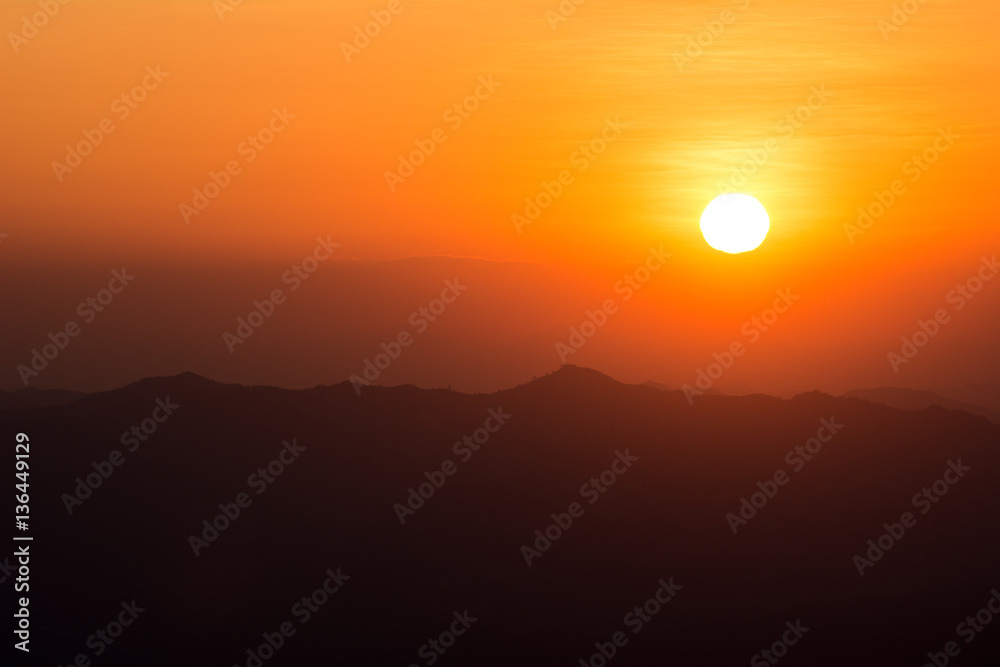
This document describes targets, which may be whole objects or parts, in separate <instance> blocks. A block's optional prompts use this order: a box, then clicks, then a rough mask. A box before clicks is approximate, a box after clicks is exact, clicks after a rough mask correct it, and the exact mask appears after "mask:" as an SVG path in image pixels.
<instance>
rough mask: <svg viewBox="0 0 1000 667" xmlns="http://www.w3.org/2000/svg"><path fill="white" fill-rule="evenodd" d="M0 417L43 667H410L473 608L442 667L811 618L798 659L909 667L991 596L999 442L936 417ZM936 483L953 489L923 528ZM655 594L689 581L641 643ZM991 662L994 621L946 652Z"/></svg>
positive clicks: (794, 654)
mask: <svg viewBox="0 0 1000 667" xmlns="http://www.w3.org/2000/svg"><path fill="white" fill-rule="evenodd" d="M167 412H169V413H170V414H166V413H167ZM160 418H163V419H162V420H160ZM500 422H502V423H500ZM0 424H2V426H3V428H4V431H5V432H7V433H8V434H11V437H12V436H13V434H15V433H18V432H24V433H27V434H28V435H29V437H30V439H31V445H32V449H31V483H32V486H31V489H32V501H31V502H32V515H31V524H32V528H31V530H32V533H33V534H34V535H35V536H36V537H35V540H36V541H35V543H34V544H33V548H34V549H36V550H37V551H35V552H34V553H35V554H36V556H35V558H34V559H33V569H32V572H33V580H32V594H33V596H32V614H33V622H35V623H37V625H36V627H37V628H46V629H49V628H59V629H60V630H59V633H58V634H53V635H48V636H46V637H45V638H44V641H42V640H41V638H40V632H39V640H37V641H38V643H37V645H34V646H33V652H34V651H37V656H38V657H39V659H43V660H45V661H48V662H50V663H52V664H70V663H71V662H72V661H73V659H74V657H75V656H76V655H77V654H78V653H87V654H88V655H89V656H90V657H91V659H94V660H95V664H96V662H97V660H99V661H100V664H103V665H137V664H142V665H176V664H198V665H201V664H204V665H209V664H227V665H237V664H238V665H247V664H248V660H249V658H248V655H247V649H249V648H253V649H256V647H257V646H258V645H260V644H261V642H263V641H264V639H263V638H262V637H263V633H265V632H266V633H274V632H275V631H277V630H278V629H279V627H280V626H281V624H282V623H283V622H286V621H287V622H290V623H291V624H292V625H291V626H290V627H292V628H294V630H295V634H294V635H292V636H290V637H287V638H286V639H285V641H283V642H282V644H281V647H280V648H279V649H278V650H277V652H276V653H275V655H274V657H273V658H270V659H268V660H266V661H264V664H267V665H303V664H358V665H395V664H402V665H409V664H417V665H423V664H429V658H428V657H427V656H428V655H431V654H433V653H434V649H433V648H429V644H428V642H429V640H430V639H432V638H435V637H438V636H439V635H441V633H442V632H444V631H447V630H448V628H449V625H450V624H452V623H453V622H457V621H455V617H454V616H453V614H454V613H455V612H457V613H458V614H459V615H460V616H461V615H462V613H463V612H464V611H465V610H468V613H469V614H470V615H471V616H472V617H475V618H477V619H478V620H476V621H475V622H474V623H472V624H471V627H469V628H468V631H467V632H464V633H463V634H462V635H461V636H460V637H458V638H457V639H455V643H454V645H453V646H450V647H449V648H447V650H446V651H445V652H444V653H443V654H441V655H439V656H438V657H439V659H440V664H442V665H444V664H454V665H508V664H522V665H552V664H570V665H576V664H579V661H580V660H584V664H586V662H587V661H589V660H590V657H591V655H592V654H594V653H595V652H597V651H599V650H600V649H599V647H598V646H596V645H602V646H605V647H606V646H608V642H611V641H612V637H613V636H614V635H615V633H616V632H619V631H621V632H623V633H624V635H623V636H624V637H625V638H626V639H627V644H625V645H624V646H621V647H618V648H616V649H615V657H614V658H613V662H614V663H615V664H621V665H653V664H677V665H723V664H732V663H733V662H734V661H738V662H743V663H745V662H747V661H749V660H751V658H753V657H754V655H755V654H757V653H758V652H759V651H761V650H762V649H765V648H767V647H769V646H771V645H772V643H773V642H774V641H776V640H778V639H780V637H781V634H782V632H783V629H784V628H785V623H786V622H791V623H795V622H796V621H797V620H799V619H801V621H802V623H803V624H804V625H805V626H807V627H808V628H810V629H809V631H808V633H807V634H806V635H805V637H804V638H803V639H802V640H801V642H799V643H797V644H796V645H795V646H794V647H792V648H791V649H789V656H788V658H787V659H786V660H787V664H803V665H813V666H823V665H842V664H852V665H861V666H863V665H886V664H922V662H921V661H922V660H924V659H925V658H926V654H927V652H928V651H940V650H942V647H943V646H944V644H945V642H947V641H951V640H956V636H955V627H956V624H957V623H958V622H959V621H961V620H962V619H963V618H964V617H965V616H967V615H969V614H975V612H977V611H978V610H979V609H980V608H981V607H982V606H983V604H985V602H986V601H987V600H988V598H989V596H990V591H991V589H992V588H993V587H995V586H997V585H998V584H1000V582H998V581H997V580H996V574H997V569H996V564H997V562H1000V558H998V556H1000V530H998V529H1000V512H998V511H997V510H998V509H1000V495H998V486H997V479H998V477H1000V451H998V448H997V445H998V443H1000V427H998V426H996V425H994V424H992V423H990V422H989V421H988V420H986V419H984V418H981V417H976V416H972V415H969V414H965V413H962V412H957V411H951V410H946V409H944V408H940V407H931V408H928V409H925V410H920V411H915V412H905V411H902V410H898V409H893V408H889V407H885V406H881V405H876V404H873V403H870V402H868V401H864V400H861V399H853V398H838V397H833V396H829V395H826V394H822V393H819V392H814V393H809V394H802V395H799V396H796V397H795V398H793V399H790V400H783V399H778V398H773V397H769V396H762V395H754V396H743V397H729V396H710V395H706V396H702V397H698V398H697V399H696V400H695V401H694V404H693V405H690V404H689V403H688V401H687V399H686V398H685V397H684V395H683V394H682V393H681V392H679V391H674V392H671V391H663V390H659V389H654V388H651V387H647V386H642V385H623V384H620V383H618V382H616V381H614V380H612V379H611V378H608V377H606V376H604V375H602V374H600V373H597V372H596V371H591V370H589V369H583V368H578V367H572V366H567V367H563V368H562V369H561V370H559V371H557V372H555V373H552V374H549V375H547V376H543V377H540V378H537V379H536V380H534V381H532V382H530V383H528V384H525V385H522V386H519V387H515V388H512V389H508V390H505V391H500V392H496V393H493V394H461V393H457V392H452V391H448V390H422V389H418V388H416V387H377V386H372V387H363V388H362V389H361V393H360V395H358V394H357V393H356V392H355V390H354V387H353V386H352V385H351V384H350V383H346V382H345V383H340V384H337V385H333V386H322V387H315V388H313V389H308V390H299V391H289V390H283V389H278V388H272V387H242V386H234V385H224V384H219V383H216V382H213V381H210V380H206V379H204V378H200V377H198V376H196V375H193V374H184V375H181V376H176V377H166V378H151V379H147V380H143V381H141V382H138V383H135V384H133V385H129V386H128V387H123V388H122V389H119V390H115V391H109V392H103V393H99V394H92V395H88V396H85V397H82V398H80V399H78V400H76V401H74V402H72V403H68V404H64V405H56V406H50V407H46V408H33V409H30V410H29V409H23V410H22V409H13V410H7V411H5V412H3V413H0ZM144 425H145V427H146V430H145V431H144V430H143V426H144ZM154 427H155V430H153V431H152V433H149V430H150V429H154ZM134 428H138V429H139V433H141V434H142V436H145V439H141V438H140V437H139V435H138V434H136V432H135V430H134ZM824 429H825V430H824ZM130 436H132V438H131V439H130ZM813 438H816V440H815V441H811V440H810V439H813ZM824 438H825V439H828V442H827V443H825V444H822V443H820V439H824ZM133 442H138V444H135V445H133V444H129V443H133ZM810 442H814V443H815V444H813V445H810ZM815 445H821V447H820V448H818V449H817V448H816V446H815ZM131 447H134V448H133V449H131V450H130V448H131ZM810 447H812V448H813V449H816V451H814V452H812V453H810ZM300 448H304V449H300ZM796 448H799V449H798V451H797V450H796ZM114 451H118V452H119V454H120V456H118V457H116V458H115V460H120V461H121V463H120V464H119V465H113V464H109V463H107V462H109V461H110V460H111V457H112V456H113V454H112V453H113V452H114ZM275 461H280V462H282V463H281V465H280V466H279V465H277V464H273V465H272V463H273V462H275ZM952 464H954V465H960V466H963V467H968V468H970V470H968V471H967V472H963V474H962V476H960V477H959V478H958V479H956V480H955V483H954V484H947V485H946V487H945V489H946V492H945V493H943V494H942V495H940V497H937V496H936V498H937V499H936V500H935V501H934V502H931V501H930V500H925V501H924V502H926V505H927V507H928V510H927V512H926V514H923V513H921V509H922V507H923V506H924V505H917V504H915V502H914V496H915V495H917V494H920V493H921V491H922V489H925V488H933V485H934V484H935V482H936V481H937V480H941V479H943V478H944V476H945V475H946V473H947V471H948V470H953V469H954V465H952ZM8 465H12V464H8ZM108 465H112V468H110V470H111V473H110V475H106V476H105V475H102V473H101V472H100V471H101V470H104V471H108V470H109V468H108V467H107V466H108ZM269 465H270V467H271V472H270V473H268V466H269ZM279 468H280V473H277V474H274V471H277V470H279ZM261 470H263V471H264V472H263V473H261ZM449 471H451V472H450V473H449ZM781 472H784V476H783V477H782V476H781V475H780V474H779V473H781ZM94 474H96V475H97V476H98V478H100V484H99V485H98V486H97V488H96V489H92V490H91V492H90V494H89V495H88V494H86V493H85V491H86V484H87V481H86V480H87V478H88V475H90V476H92V475H94ZM955 474H956V473H952V474H951V477H952V478H954V475H955ZM268 478H270V480H271V481H267V480H268ZM778 479H785V480H786V481H785V483H784V484H779V483H778V482H777V481H775V480H778ZM96 480H97V478H95V477H91V481H96ZM81 483H82V484H83V485H84V489H83V490H84V493H81V494H80V495H87V496H88V497H85V498H84V499H82V501H80V502H73V500H72V499H73V498H74V497H75V496H74V494H75V490H76V489H79V488H80V484H81ZM772 485H773V486H772ZM938 488H940V487H938ZM421 491H423V492H426V493H425V494H424V495H427V496H428V497H426V498H424V497H421ZM771 491H773V494H772V493H770V492H771ZM241 494H246V498H247V499H248V501H249V502H248V503H247V504H246V506H245V507H240V508H239V515H238V516H237V517H235V518H232V519H229V520H228V521H226V520H225V519H226V518H225V517H223V518H221V519H220V518H219V516H220V514H224V513H225V512H226V511H227V508H228V511H230V512H232V513H235V510H234V509H233V508H234V507H239V499H240V498H241V497H242V496H241ZM414 494H415V495H414ZM755 494H757V495H756V496H755ZM761 494H763V496H762V495H761ZM768 495H772V496H773V497H766V496H768ZM762 497H765V498H766V504H763V505H762V506H761V507H759V508H753V511H752V512H751V510H748V509H746V508H745V507H744V509H743V510H742V511H743V513H744V514H743V516H746V517H748V518H743V517H742V516H741V515H740V512H741V504H742V499H744V498H746V499H747V502H750V501H751V499H753V500H755V501H759V500H761V498H762ZM67 499H69V500H67ZM220 504H221V505H222V508H220ZM574 505H577V506H578V510H579V511H577V512H575V514H577V516H574ZM67 506H69V507H70V508H71V509H72V513H70V512H69V511H68V509H67ZM906 512H909V513H911V514H912V515H914V520H915V525H914V526H912V527H908V528H906V529H905V531H904V534H903V535H902V536H901V537H899V538H898V539H896V540H893V542H894V543H893V545H892V546H891V547H890V548H889V549H888V551H886V552H885V554H884V556H880V557H879V558H878V559H877V561H874V562H872V564H871V565H868V566H863V567H862V571H863V572H864V576H861V575H860V574H859V569H858V568H859V566H858V563H857V560H856V557H865V552H866V550H868V549H869V546H868V540H876V541H877V540H878V539H879V538H880V536H882V535H883V533H885V532H886V530H887V529H886V528H885V527H884V526H885V525H887V524H888V525H889V526H890V527H893V526H894V525H895V524H897V523H899V522H900V521H901V515H903V514H904V513H906ZM553 515H555V517H553ZM567 517H569V519H571V520H572V521H571V522H569V519H567ZM731 517H739V518H741V519H742V521H743V522H742V523H741V522H740V521H739V519H737V520H735V521H734V519H732V518H731ZM203 521H208V522H209V523H211V522H212V521H215V522H216V524H217V525H222V524H227V523H228V524H229V525H228V526H227V527H225V528H221V529H218V530H217V531H216V532H217V536H216V537H214V538H213V539H209V538H211V537H212V531H211V529H206V526H205V524H204V523H203ZM559 522H563V523H564V524H567V523H568V527H566V528H562V527H560V526H559V525H558V524H559ZM734 526H735V527H736V534H734V532H733V527H734ZM536 531H540V533H541V535H542V536H543V537H539V533H536ZM546 532H548V534H549V537H548V538H546V537H544V535H545V534H546ZM199 540H201V542H203V544H201V543H199ZM546 540H548V541H549V544H548V545H547V544H546ZM885 541H886V540H883V542H885ZM195 551H197V552H198V554H197V555H195ZM533 552H534V553H533ZM529 560H530V565H528V562H527V561H529ZM337 568H342V573H343V574H344V575H347V576H349V577H350V578H349V579H347V580H346V581H344V582H342V586H341V587H340V588H339V589H338V590H337V592H336V593H333V594H330V595H329V600H328V601H327V602H325V603H324V605H323V606H322V607H321V608H318V610H317V611H315V612H310V615H309V618H308V620H307V621H306V622H304V623H303V622H301V621H302V615H298V616H297V615H295V613H294V611H293V610H294V609H295V606H294V605H295V604H296V602H297V601H300V600H301V598H302V597H303V596H304V595H309V594H310V593H311V592H312V591H314V590H316V589H317V588H320V587H322V585H323V583H324V581H326V580H328V579H329V577H330V576H331V575H330V574H328V571H332V573H334V574H336V573H337ZM661 580H662V581H661ZM664 583H666V584H675V585H678V586H680V587H681V588H680V589H679V591H678V592H677V593H676V595H675V597H674V598H673V599H671V600H670V602H669V603H668V604H666V605H663V606H662V610H660V611H659V612H658V613H657V614H656V615H655V616H651V617H650V619H649V620H648V621H644V622H643V623H642V626H641V629H640V631H639V632H635V631H634V630H635V625H634V624H635V623H636V620H635V619H636V616H635V615H633V616H632V617H631V621H628V620H626V619H629V618H630V617H629V616H628V613H629V612H630V610H633V609H634V608H635V607H636V606H637V605H638V606H641V605H643V604H644V603H645V601H646V600H648V599H650V598H651V597H653V596H654V595H655V594H656V593H657V591H658V590H660V588H661V587H662V586H663V584H664ZM0 585H3V586H10V585H11V582H10V581H7V582H5V583H3V584H0ZM133 598H134V599H135V600H136V601H137V603H138V604H139V606H141V607H144V608H145V609H146V611H144V612H142V614H141V615H140V617H139V619H138V620H137V621H136V622H135V624H134V625H133V626H130V627H129V628H126V630H125V632H124V634H123V635H122V637H121V639H120V640H118V641H116V642H115V643H114V644H112V645H109V646H106V650H105V651H104V652H103V654H102V655H101V656H100V657H97V656H96V655H95V653H96V650H95V649H93V648H92V647H91V648H88V647H87V640H88V637H89V636H90V635H91V633H93V632H95V630H96V629H97V628H98V627H99V626H103V625H107V623H108V622H109V621H111V620H113V618H114V616H115V614H116V609H118V610H120V609H121V607H120V605H121V603H122V602H123V601H125V602H129V601H131V600H132V599H133ZM650 608H652V607H650ZM300 611H301V608H300ZM998 646H1000V636H998V633H996V632H988V631H984V632H983V633H982V636H981V637H977V639H976V640H975V642H974V643H972V644H969V645H968V646H967V647H966V646H965V645H964V644H963V645H962V652H963V660H965V664H987V663H985V662H982V660H985V659H986V656H990V655H996V652H997V648H998ZM421 651H423V653H422V652H421ZM428 651H430V653H428ZM976 660H980V662H978V663H977V662H975V661H976ZM250 664H255V663H254V662H253V661H250Z"/></svg>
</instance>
